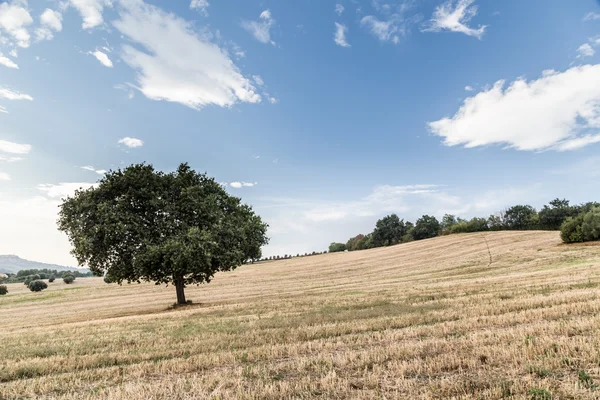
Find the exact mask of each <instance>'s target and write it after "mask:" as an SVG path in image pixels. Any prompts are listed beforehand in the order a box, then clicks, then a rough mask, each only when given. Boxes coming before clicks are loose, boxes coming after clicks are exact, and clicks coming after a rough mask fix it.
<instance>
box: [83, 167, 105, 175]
mask: <svg viewBox="0 0 600 400" xmlns="http://www.w3.org/2000/svg"><path fill="white" fill-rule="evenodd" d="M81 169H85V170H86V171H90V172H95V173H96V174H98V175H104V174H106V170H104V169H96V168H94V167H92V166H91V165H86V166H83V167H81Z"/></svg>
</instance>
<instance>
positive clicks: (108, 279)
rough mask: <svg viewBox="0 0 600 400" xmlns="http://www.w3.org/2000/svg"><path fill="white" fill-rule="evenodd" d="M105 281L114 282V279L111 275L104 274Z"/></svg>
mask: <svg viewBox="0 0 600 400" xmlns="http://www.w3.org/2000/svg"><path fill="white" fill-rule="evenodd" d="M104 283H113V281H112V279H110V276H108V275H104Z"/></svg>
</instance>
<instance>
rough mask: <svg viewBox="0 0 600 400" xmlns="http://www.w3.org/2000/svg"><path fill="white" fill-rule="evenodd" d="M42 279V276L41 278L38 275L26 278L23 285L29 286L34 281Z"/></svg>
mask: <svg viewBox="0 0 600 400" xmlns="http://www.w3.org/2000/svg"><path fill="white" fill-rule="evenodd" d="M40 279H42V277H41V276H39V275H38V274H35V275H28V276H26V277H25V281H23V284H24V285H25V286H29V284H30V283H31V282H33V281H39V280H40Z"/></svg>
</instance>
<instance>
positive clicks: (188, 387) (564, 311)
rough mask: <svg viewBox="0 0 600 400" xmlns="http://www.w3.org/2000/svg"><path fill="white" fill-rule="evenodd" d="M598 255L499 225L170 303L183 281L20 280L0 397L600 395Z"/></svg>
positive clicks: (283, 270) (252, 276)
mask: <svg viewBox="0 0 600 400" xmlns="http://www.w3.org/2000/svg"><path fill="white" fill-rule="evenodd" d="M486 239H487V242H488V243H489V249H490V252H491V255H492V263H491V265H490V259H489V254H488V247H487V245H486ZM599 266H600V246H578V245H574V246H564V245H561V244H560V240H559V237H558V233H556V232H501V233H486V234H465V235H453V236H448V237H442V238H436V239H432V240H424V241H419V242H413V243H408V244H403V245H399V246H394V247H390V248H382V249H374V250H368V251H361V252H354V253H343V254H339V253H338V254H327V255H323V256H314V257H308V258H301V259H293V260H286V261H278V262H270V263H264V264H256V265H251V266H244V267H242V268H240V269H238V270H236V271H234V272H230V273H224V274H221V275H218V276H217V278H216V279H215V280H214V282H213V283H211V284H210V285H206V286H201V287H198V288H196V287H192V288H188V289H187V296H188V298H190V299H193V300H194V302H195V303H196V304H194V305H193V306H189V307H185V308H179V309H175V310H173V309H169V308H168V306H169V305H170V304H172V303H173V302H174V300H175V290H174V289H173V288H172V287H169V288H166V287H164V286H163V287H161V286H154V285H151V284H142V285H123V286H122V287H119V286H117V285H106V284H104V283H103V282H102V280H101V279H100V278H93V279H78V280H76V281H75V284H73V285H69V286H67V285H64V284H63V283H62V282H60V283H59V282H56V283H54V284H51V285H50V288H49V289H48V290H46V291H44V292H42V293H31V292H29V291H28V290H27V289H26V288H25V286H24V285H22V284H15V285H9V290H10V293H9V295H8V296H3V297H0V313H1V315H2V325H1V327H2V329H1V331H0V346H1V348H2V358H1V361H0V398H10V399H12V398H40V399H43V398H57V399H96V398H101V399H128V400H133V399H205V398H206V399H234V398H237V399H280V398H286V399H306V398H322V399H345V398H352V399H446V398H456V399H471V398H476V399H499V398H515V399H546V398H547V399H550V397H548V396H550V394H551V396H552V398H553V399H595V398H600V330H599V328H600V313H599V312H600V301H599V296H598V294H599V286H600V268H599ZM596 384H598V385H599V386H598V387H596Z"/></svg>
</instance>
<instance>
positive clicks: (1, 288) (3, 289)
mask: <svg viewBox="0 0 600 400" xmlns="http://www.w3.org/2000/svg"><path fill="white" fill-rule="evenodd" d="M6 294H8V288H7V287H6V286H5V285H0V296H4V295H6Z"/></svg>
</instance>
